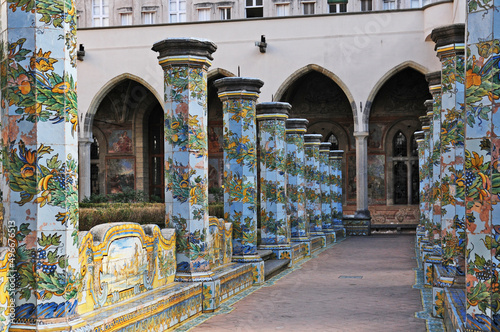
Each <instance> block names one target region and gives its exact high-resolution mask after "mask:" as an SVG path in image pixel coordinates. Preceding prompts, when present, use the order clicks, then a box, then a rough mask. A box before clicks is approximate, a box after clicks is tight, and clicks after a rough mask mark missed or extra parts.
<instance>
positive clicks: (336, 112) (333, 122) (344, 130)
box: [279, 70, 356, 207]
mask: <svg viewBox="0 0 500 332" xmlns="http://www.w3.org/2000/svg"><path fill="white" fill-rule="evenodd" d="M279 101H283V102H288V103H290V104H291V105H292V109H291V114H290V118H305V119H307V120H309V125H308V129H307V132H308V133H311V134H322V135H323V141H325V142H331V143H332V148H331V149H332V150H344V155H345V156H347V157H348V158H351V159H352V161H353V162H354V163H355V161H356V160H355V149H354V140H353V139H352V135H353V131H354V122H353V114H352V107H351V103H350V102H349V99H348V97H347V95H346V94H345V92H344V91H343V90H342V88H341V87H340V86H339V85H338V84H337V83H336V82H335V81H333V80H332V79H331V78H330V77H328V76H326V75H324V74H322V73H320V72H318V71H316V70H310V71H309V72H307V73H305V74H303V75H302V76H300V77H298V78H297V79H296V80H295V81H294V82H292V83H291V84H290V85H289V86H288V88H287V89H286V90H285V91H284V93H283V95H282V97H281V98H280V100H279ZM345 156H344V158H343V165H342V170H343V174H345V173H346V172H345V170H346V158H345ZM352 172H353V175H352V176H354V177H355V169H353V170H352ZM343 182H344V183H343V188H344V193H347V195H344V196H343V198H344V200H346V198H347V201H346V202H345V203H348V204H352V205H353V206H354V207H355V201H356V196H355V195H356V193H355V191H353V188H355V182H354V181H353V184H354V187H353V186H352V185H351V186H350V185H347V183H348V182H347V181H346V177H345V176H344V177H343Z"/></svg>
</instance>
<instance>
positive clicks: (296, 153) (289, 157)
mask: <svg viewBox="0 0 500 332" xmlns="http://www.w3.org/2000/svg"><path fill="white" fill-rule="evenodd" d="M293 120H303V122H302V126H301V127H300V128H293V127H292V128H288V127H287V129H286V153H287V154H286V165H287V169H286V171H287V196H288V197H287V198H288V203H287V204H288V205H287V206H288V214H289V215H290V226H291V236H292V238H293V237H296V238H301V237H302V238H307V237H308V236H309V220H308V218H307V215H306V196H305V190H304V188H305V177H304V168H305V167H304V158H305V150H304V133H305V131H306V124H307V120H305V119H293ZM288 123H289V122H287V124H288Z"/></svg>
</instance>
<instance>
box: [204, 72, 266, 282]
mask: <svg viewBox="0 0 500 332" xmlns="http://www.w3.org/2000/svg"><path fill="white" fill-rule="evenodd" d="M214 84H215V87H217V89H218V91H219V92H218V93H219V98H220V99H221V101H222V108H223V113H224V219H225V221H226V222H231V223H232V224H233V261H236V262H248V263H252V265H253V266H254V269H255V271H254V277H255V280H254V281H255V282H256V283H262V282H264V277H263V273H264V262H263V261H262V259H261V258H260V256H259V255H258V254H257V134H256V133H257V130H256V127H255V105H256V102H257V98H258V97H259V93H260V88H261V87H262V85H263V84H264V82H262V81H261V80H259V79H255V78H243V77H226V78H222V79H219V80H217V81H215V82H214Z"/></svg>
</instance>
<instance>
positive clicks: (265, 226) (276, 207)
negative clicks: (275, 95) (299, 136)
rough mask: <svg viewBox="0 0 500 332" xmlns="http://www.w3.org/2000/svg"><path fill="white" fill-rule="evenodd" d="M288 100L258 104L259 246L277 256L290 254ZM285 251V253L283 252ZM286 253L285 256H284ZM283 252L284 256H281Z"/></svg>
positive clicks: (289, 255) (289, 256) (289, 107)
mask: <svg viewBox="0 0 500 332" xmlns="http://www.w3.org/2000/svg"><path fill="white" fill-rule="evenodd" d="M290 109H291V106H290V104H288V103H279V102H270V103H260V104H257V123H258V126H259V148H260V223H261V231H260V234H261V247H262V248H265V249H271V250H273V252H275V254H276V256H277V258H278V259H280V258H291V253H290V237H291V235H290V224H289V221H288V216H287V201H286V199H287V192H286V134H285V121H286V119H287V118H288V114H289V112H290ZM283 251H286V252H287V253H288V254H283V255H284V256H283V255H282V252H283ZM287 255H288V257H286V256H287ZM281 256H283V257H281Z"/></svg>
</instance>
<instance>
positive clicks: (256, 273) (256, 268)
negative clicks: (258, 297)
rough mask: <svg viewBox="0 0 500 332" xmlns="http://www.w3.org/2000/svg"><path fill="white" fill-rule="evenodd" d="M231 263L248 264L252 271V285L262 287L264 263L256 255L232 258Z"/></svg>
mask: <svg viewBox="0 0 500 332" xmlns="http://www.w3.org/2000/svg"><path fill="white" fill-rule="evenodd" d="M232 261H233V262H238V263H247V264H250V265H251V266H252V271H253V284H254V285H262V284H263V283H264V281H265V278H264V261H263V260H262V258H260V256H259V255H258V254H255V255H240V256H233V258H232Z"/></svg>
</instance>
